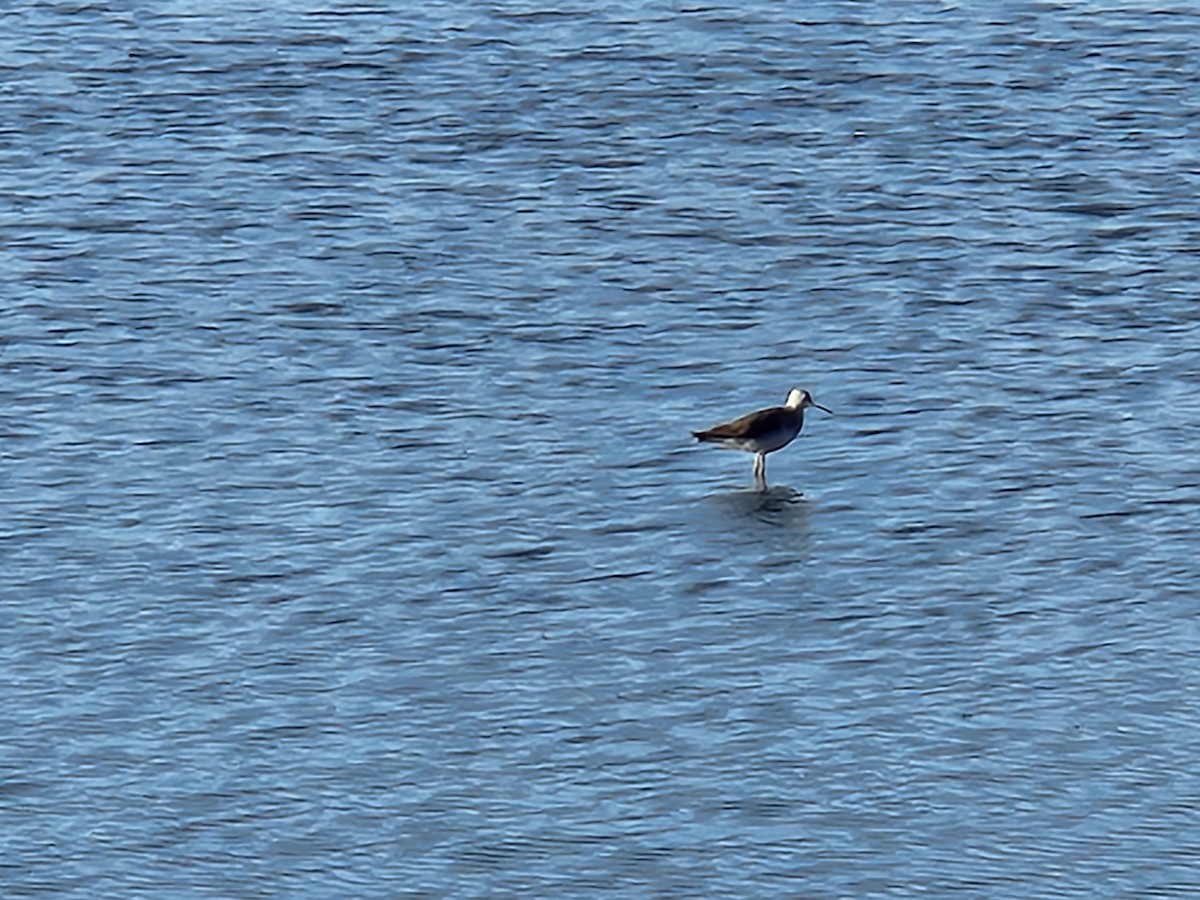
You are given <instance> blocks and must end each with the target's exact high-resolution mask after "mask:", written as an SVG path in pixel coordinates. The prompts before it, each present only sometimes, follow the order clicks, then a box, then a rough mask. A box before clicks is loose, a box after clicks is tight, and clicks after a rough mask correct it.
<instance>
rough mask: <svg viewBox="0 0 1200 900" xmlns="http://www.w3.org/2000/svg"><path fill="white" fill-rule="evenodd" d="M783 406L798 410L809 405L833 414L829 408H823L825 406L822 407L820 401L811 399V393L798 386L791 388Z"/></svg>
mask: <svg viewBox="0 0 1200 900" xmlns="http://www.w3.org/2000/svg"><path fill="white" fill-rule="evenodd" d="M785 406H787V408H788V409H799V410H805V409H808V408H809V407H810V406H815V407H816V408H817V409H819V410H821V411H823V412H827V413H829V414H830V415H833V412H832V411H831V410H828V409H825V407H823V406H822V405H821V404H820V403H817V402H816V401H815V400H813V398H812V394H810V393H809V392H808V391H805V390H802V389H800V388H792V389H791V391H789V392H788V398H787V403H786V404H785Z"/></svg>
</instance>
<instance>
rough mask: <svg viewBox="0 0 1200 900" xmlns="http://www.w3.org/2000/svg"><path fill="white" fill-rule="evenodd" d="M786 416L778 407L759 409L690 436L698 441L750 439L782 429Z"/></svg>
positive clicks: (785, 411) (783, 410) (785, 412)
mask: <svg viewBox="0 0 1200 900" xmlns="http://www.w3.org/2000/svg"><path fill="white" fill-rule="evenodd" d="M786 414H787V410H785V409H782V408H781V407H778V406H772V407H771V408H770V409H760V410H758V411H757V412H752V413H747V414H746V415H744V416H742V417H740V418H737V419H734V420H733V421H732V422H725V423H724V424H722V425H714V426H713V427H712V428H710V429H708V430H707V431H693V432H692V434H693V435H695V436H696V439H697V440H700V441H727V440H737V439H739V438H752V437H755V436H756V435H760V434H767V433H769V432H772V431H778V430H780V429H782V428H783V425H784V421H783V418H784V416H785V415H786Z"/></svg>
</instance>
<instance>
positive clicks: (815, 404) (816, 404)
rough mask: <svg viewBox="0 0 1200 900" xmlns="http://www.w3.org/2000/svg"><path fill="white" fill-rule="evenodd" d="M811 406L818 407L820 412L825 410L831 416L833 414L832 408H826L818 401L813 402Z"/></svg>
mask: <svg viewBox="0 0 1200 900" xmlns="http://www.w3.org/2000/svg"><path fill="white" fill-rule="evenodd" d="M813 406H815V407H816V408H817V409H819V410H820V411H821V412H827V413H829V414H830V415H831V416H832V415H833V410H832V409H826V408H825V407H824V406H822V405H821V404H820V403H814V404H813Z"/></svg>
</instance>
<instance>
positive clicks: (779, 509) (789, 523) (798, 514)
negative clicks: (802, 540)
mask: <svg viewBox="0 0 1200 900" xmlns="http://www.w3.org/2000/svg"><path fill="white" fill-rule="evenodd" d="M713 498H714V499H716V500H718V501H719V502H720V503H721V505H723V506H725V507H726V509H728V511H729V512H731V513H733V514H734V515H735V516H737V517H739V518H752V519H757V520H758V521H760V522H764V523H766V524H768V525H776V526H778V527H781V528H805V527H807V523H808V513H809V510H808V501H807V500H805V499H804V495H803V494H802V493H800V492H799V491H797V490H795V489H794V488H790V487H787V486H786V485H776V486H775V487H771V488H768V489H767V490H765V491H758V490H747V491H732V492H728V493H721V494H715V495H713Z"/></svg>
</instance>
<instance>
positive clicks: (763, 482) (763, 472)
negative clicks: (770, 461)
mask: <svg viewBox="0 0 1200 900" xmlns="http://www.w3.org/2000/svg"><path fill="white" fill-rule="evenodd" d="M754 485H755V487H757V488H758V489H759V490H763V491H765V490H766V489H767V454H765V453H756V454H754Z"/></svg>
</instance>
